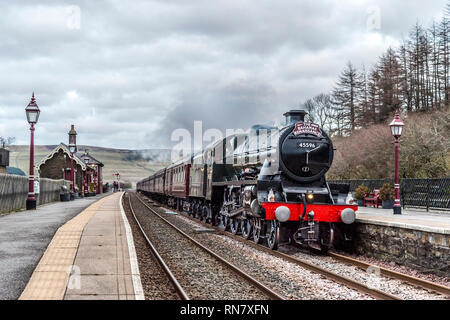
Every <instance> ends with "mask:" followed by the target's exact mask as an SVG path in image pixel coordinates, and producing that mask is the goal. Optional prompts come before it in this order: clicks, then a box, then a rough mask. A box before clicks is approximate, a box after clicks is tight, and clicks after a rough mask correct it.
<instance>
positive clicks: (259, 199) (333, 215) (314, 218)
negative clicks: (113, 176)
mask: <svg viewBox="0 0 450 320" xmlns="http://www.w3.org/2000/svg"><path fill="white" fill-rule="evenodd" d="M305 115H306V112H305V111H303V110H291V111H289V112H286V113H285V114H284V116H285V117H286V124H285V126H284V127H282V128H275V127H267V126H254V127H252V128H251V130H250V131H248V132H240V133H235V134H232V135H229V136H227V137H225V138H223V139H220V140H218V141H215V142H214V143H212V144H211V145H209V146H208V147H206V148H205V149H204V150H203V151H202V152H198V153H196V154H192V155H191V156H189V157H187V158H185V159H182V160H180V161H177V162H175V163H173V164H171V165H170V166H168V167H167V168H164V169H162V170H160V171H158V172H156V173H155V174H153V175H152V176H150V177H147V178H145V179H143V180H141V181H139V182H138V183H137V191H139V192H141V193H144V194H146V195H148V196H150V197H151V198H153V199H155V200H157V201H159V202H161V203H163V204H166V205H168V206H170V207H172V208H175V209H178V210H183V211H185V212H187V213H188V214H189V215H192V216H195V217H197V218H199V219H201V220H204V221H206V222H207V223H210V224H213V225H217V226H219V227H221V228H222V229H224V230H230V231H231V232H232V233H233V234H238V233H239V234H241V235H242V236H243V237H244V238H246V239H253V241H254V242H256V243H262V242H263V241H264V240H266V242H267V245H268V246H269V247H270V248H271V249H273V250H276V249H277V248H278V246H279V245H280V244H284V243H297V244H300V245H302V246H306V247H310V248H315V249H318V250H322V251H326V250H328V249H329V248H331V247H333V246H341V245H343V244H344V243H347V242H351V238H352V229H353V228H352V225H353V222H354V221H355V218H356V214H355V212H356V210H357V206H355V205H351V204H346V203H345V200H344V199H345V198H346V196H347V193H348V189H347V190H345V187H344V188H342V186H340V187H336V186H335V188H333V187H332V186H330V185H329V184H328V183H327V181H326V179H325V173H326V172H327V171H328V170H329V168H330V166H331V164H332V162H333V155H334V149H333V144H332V141H331V139H330V138H329V137H328V135H327V133H326V132H325V131H324V130H322V128H320V126H319V125H317V124H315V123H307V122H305V120H304V119H305ZM343 189H344V190H343Z"/></svg>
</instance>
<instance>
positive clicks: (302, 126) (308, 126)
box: [292, 122, 322, 137]
mask: <svg viewBox="0 0 450 320" xmlns="http://www.w3.org/2000/svg"><path fill="white" fill-rule="evenodd" d="M292 132H293V133H294V136H298V135H301V134H312V135H314V136H316V137H320V136H321V135H322V130H320V126H319V125H318V124H315V123H306V122H297V123H296V124H295V127H294V130H292Z"/></svg>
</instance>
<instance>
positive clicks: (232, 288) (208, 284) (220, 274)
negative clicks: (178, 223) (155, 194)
mask: <svg viewBox="0 0 450 320" xmlns="http://www.w3.org/2000/svg"><path fill="white" fill-rule="evenodd" d="M132 205H133V209H134V210H135V213H136V216H137V217H138V219H139V221H140V223H141V225H142V227H143V228H144V230H145V232H146V234H147V236H148V237H149V238H150V240H151V241H152V243H153V244H154V246H155V247H156V248H157V250H158V252H159V254H160V255H161V256H162V257H163V259H164V261H165V262H166V264H167V265H168V266H169V268H170V269H171V271H172V273H173V274H174V275H175V277H176V278H177V280H178V281H179V282H180V284H181V285H182V287H183V288H184V290H185V291H186V293H187V294H188V295H189V297H190V298H191V299H206V300H217V299H224V300H231V299H236V300H249V299H250V300H251V299H257V300H261V299H267V296H266V295H265V294H264V293H262V292H261V291H260V290H259V289H257V288H255V287H254V286H253V285H251V284H249V283H247V282H245V281H243V280H242V278H241V277H239V276H238V275H237V274H236V273H234V272H233V271H231V270H229V269H228V268H227V267H226V266H224V265H223V264H222V263H220V262H218V261H216V260H215V259H214V258H212V257H211V256H210V255H209V254H208V253H206V252H205V251H203V250H202V249H200V248H198V247H197V246H195V245H193V244H192V242H190V241H189V240H187V239H186V238H184V237H183V236H182V235H180V234H179V233H178V232H177V231H175V230H174V229H173V228H172V227H170V226H168V225H167V224H166V223H165V222H163V221H162V220H161V219H160V218H158V217H156V216H155V215H154V214H152V213H151V212H149V210H148V209H147V208H145V207H144V206H143V205H142V204H141V203H140V202H139V200H137V199H134V195H133V196H132ZM166 215H167V216H169V215H170V214H166ZM170 216H173V215H170ZM137 250H139V249H137ZM139 251H140V250H139ZM141 269H145V265H144V266H143V267H141ZM144 281H145V280H144ZM146 286H147V285H146ZM151 286H152V285H151V284H149V287H150V288H151Z"/></svg>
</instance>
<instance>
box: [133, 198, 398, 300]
mask: <svg viewBox="0 0 450 320" xmlns="http://www.w3.org/2000/svg"><path fill="white" fill-rule="evenodd" d="M139 200H141V199H139ZM141 201H142V200H141ZM147 207H148V206H147ZM171 210H173V209H171ZM175 211H177V210H175ZM178 212H180V211H178ZM183 216H184V217H187V218H189V219H190V220H192V221H195V222H197V223H200V224H202V225H204V226H208V227H210V228H214V229H215V230H216V231H218V232H219V233H220V234H223V235H226V236H228V237H231V238H233V239H235V240H237V241H240V242H242V243H245V244H247V245H250V246H251V247H253V248H256V249H260V250H262V251H264V252H266V253H268V254H271V255H273V256H276V257H278V258H281V259H284V260H287V261H289V262H291V263H294V264H297V265H299V266H301V267H303V268H305V269H308V270H310V271H313V272H315V273H318V274H321V275H323V276H325V277H326V278H328V279H330V280H332V281H334V282H337V283H340V284H343V285H345V286H346V287H350V288H352V289H355V290H356V291H359V292H362V293H365V294H368V295H370V296H372V297H373V298H375V299H379V300H402V299H401V298H400V297H397V296H395V295H392V294H390V293H387V292H384V291H381V290H378V289H375V288H370V287H368V286H367V285H366V284H364V283H361V282H357V281H355V280H353V279H351V278H348V277H345V276H342V275H340V274H337V273H335V272H332V271H329V270H326V269H324V268H321V267H319V266H316V265H314V264H312V263H310V262H307V261H304V260H301V259H299V258H296V257H293V256H291V255H288V254H286V253H282V252H279V251H274V250H271V249H270V248H268V247H266V246H263V245H261V244H256V243H254V242H253V241H251V240H246V239H244V238H242V237H240V236H237V235H234V234H232V233H229V232H227V231H224V230H222V229H220V228H219V227H217V226H212V225H209V224H206V223H205V222H203V221H200V220H198V219H194V218H192V217H190V216H188V215H186V214H183Z"/></svg>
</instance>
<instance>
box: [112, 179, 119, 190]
mask: <svg viewBox="0 0 450 320" xmlns="http://www.w3.org/2000/svg"><path fill="white" fill-rule="evenodd" d="M118 188H119V184H118V183H117V181H114V183H113V189H114V192H116V191H117V189H118Z"/></svg>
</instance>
